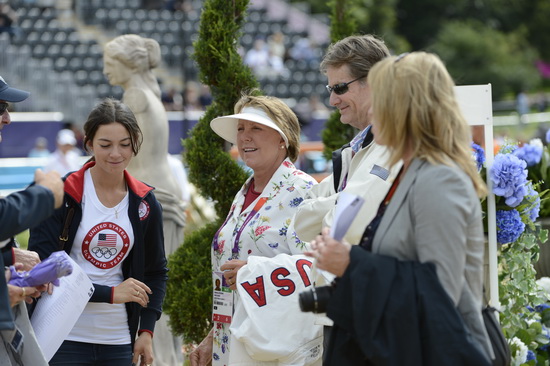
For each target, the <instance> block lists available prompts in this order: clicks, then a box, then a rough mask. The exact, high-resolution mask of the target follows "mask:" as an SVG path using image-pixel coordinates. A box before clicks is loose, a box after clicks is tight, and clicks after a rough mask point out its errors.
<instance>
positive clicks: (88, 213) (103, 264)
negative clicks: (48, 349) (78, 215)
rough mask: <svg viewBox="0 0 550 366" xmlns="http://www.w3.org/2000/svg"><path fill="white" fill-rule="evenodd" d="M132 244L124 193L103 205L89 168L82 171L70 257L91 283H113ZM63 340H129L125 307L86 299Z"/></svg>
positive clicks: (107, 284) (118, 275) (117, 279)
mask: <svg viewBox="0 0 550 366" xmlns="http://www.w3.org/2000/svg"><path fill="white" fill-rule="evenodd" d="M133 245H134V232H133V230H132V225H131V223H130V218H129V217H128V194H126V196H125V197H124V198H123V199H122V201H120V203H119V204H118V205H117V206H115V207H113V208H108V207H105V206H104V205H103V204H102V203H101V202H100V201H99V198H98V197H97V194H96V192H95V188H94V184H93V181H92V176H91V174H90V171H89V170H86V172H85V173H84V195H83V197H82V221H81V222H80V225H79V226H78V230H77V232H76V236H75V239H74V243H73V247H72V249H71V253H70V255H71V258H73V259H74V260H75V262H76V263H78V265H79V266H80V267H82V269H83V270H84V271H85V272H86V274H87V275H88V277H90V280H91V281H92V282H93V283H97V284H101V285H106V286H117V285H119V284H120V283H122V282H123V281H124V277H123V274H122V262H123V261H124V259H126V257H127V256H128V253H129V252H130V250H131V249H132V246H133ZM67 340H71V341H77V342H85V343H97V344H111V345H113V344H129V343H131V341H130V330H129V328H128V316H127V313H126V306H125V305H124V304H108V303H98V302H89V303H88V304H87V305H86V307H85V308H84V311H83V312H82V314H81V315H80V318H79V319H78V321H77V322H76V324H75V326H74V327H73V329H72V330H71V333H70V334H69V336H68V337H67Z"/></svg>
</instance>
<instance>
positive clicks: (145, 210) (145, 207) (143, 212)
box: [138, 201, 151, 221]
mask: <svg viewBox="0 0 550 366" xmlns="http://www.w3.org/2000/svg"><path fill="white" fill-rule="evenodd" d="M149 212H151V208H150V207H149V204H148V203H147V202H145V201H141V203H140V204H139V207H138V213H139V219H140V220H141V221H143V220H145V219H146V218H147V217H148V216H149Z"/></svg>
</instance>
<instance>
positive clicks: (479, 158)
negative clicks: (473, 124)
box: [472, 142, 485, 171]
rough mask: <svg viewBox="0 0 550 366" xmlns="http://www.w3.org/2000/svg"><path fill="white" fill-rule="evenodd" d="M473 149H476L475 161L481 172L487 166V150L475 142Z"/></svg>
mask: <svg viewBox="0 0 550 366" xmlns="http://www.w3.org/2000/svg"><path fill="white" fill-rule="evenodd" d="M472 149H474V159H475V161H476V165H477V170H478V171H480V170H481V168H483V164H485V150H483V148H482V147H481V146H479V145H478V144H476V143H475V142H472Z"/></svg>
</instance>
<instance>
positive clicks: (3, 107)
mask: <svg viewBox="0 0 550 366" xmlns="http://www.w3.org/2000/svg"><path fill="white" fill-rule="evenodd" d="M9 106H10V105H9V104H8V103H6V102H1V103H0V116H2V115H3V114H4V113H5V112H6V110H7V109H8V107H9Z"/></svg>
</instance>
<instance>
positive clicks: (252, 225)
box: [190, 95, 322, 366]
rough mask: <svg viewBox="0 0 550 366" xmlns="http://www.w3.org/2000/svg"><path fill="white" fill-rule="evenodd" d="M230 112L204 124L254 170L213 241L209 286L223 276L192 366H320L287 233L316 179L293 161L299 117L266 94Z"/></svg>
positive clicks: (314, 328) (316, 331) (317, 339)
mask: <svg viewBox="0 0 550 366" xmlns="http://www.w3.org/2000/svg"><path fill="white" fill-rule="evenodd" d="M235 113H236V114H234V115H230V116H224V117H218V118H215V119H214V120H212V122H211V123H210V126H211V128H212V129H213V130H214V132H216V133H217V134H218V135H219V136H220V137H222V138H223V139H225V140H226V141H228V142H230V143H232V144H236V145H237V148H238V151H239V155H240V157H241V159H242V160H243V162H244V163H245V164H246V165H247V166H248V167H249V168H250V169H252V171H253V174H252V176H251V177H249V178H248V179H247V181H246V182H245V184H244V185H243V186H242V188H241V189H240V191H239V192H238V193H237V195H236V196H235V199H234V200H233V204H232V205H231V209H230V212H229V214H228V216H227V218H226V219H225V222H224V223H223V225H222V226H221V227H220V228H219V230H218V232H217V233H216V235H215V236H214V238H213V241H212V276H213V279H212V281H213V282H212V283H213V284H216V283H220V280H221V288H220V287H218V289H216V287H215V286H214V294H213V295H214V301H213V302H214V307H213V320H214V327H213V329H212V331H211V332H210V334H209V335H208V336H207V337H206V338H205V339H204V340H203V341H202V342H201V344H200V345H199V347H198V348H197V349H196V350H195V351H194V352H193V353H192V354H191V357H190V358H191V365H193V366H199V365H207V364H208V363H209V362H210V360H211V361H212V364H213V365H287V364H288V365H290V364H296V365H297V364H300V365H313V364H318V365H320V364H321V360H320V355H321V353H322V352H321V350H322V348H321V347H322V345H321V344H322V335H321V334H322V331H321V329H320V328H321V327H320V326H318V325H315V324H314V318H313V317H312V315H311V314H307V313H302V312H300V309H299V306H298V300H297V296H298V293H299V292H300V291H301V290H302V289H303V288H304V284H303V282H306V284H307V282H308V280H307V278H305V277H304V276H306V277H307V274H306V272H305V269H307V270H309V269H308V268H307V267H308V266H307V264H306V265H304V264H305V262H303V261H304V259H303V258H305V256H301V255H299V254H301V253H302V252H303V250H304V247H305V245H306V244H305V243H304V242H302V241H301V240H300V239H299V238H297V237H296V234H295V233H291V232H288V230H287V229H288V227H289V224H290V221H291V218H292V216H293V214H294V212H295V210H296V208H297V207H298V205H299V204H300V203H301V202H302V200H303V198H304V196H305V194H306V193H307V192H308V191H309V189H311V187H313V185H314V184H316V182H315V180H314V179H313V178H312V177H310V176H309V175H307V174H305V173H304V172H302V171H300V170H298V169H296V167H295V166H294V164H293V163H292V162H294V161H296V158H297V157H298V154H299V150H300V142H299V139H300V125H299V123H298V119H297V117H296V115H295V114H294V112H292V110H291V109H290V108H289V107H288V106H287V105H286V104H285V103H283V102H282V101H281V100H279V99H277V98H272V97H267V96H250V95H245V96H243V97H242V98H241V99H240V100H239V101H238V102H237V104H236V105H235ZM297 264H298V265H297ZM297 268H300V269H299V270H298V269H297ZM300 276H302V278H301V277H300Z"/></svg>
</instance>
